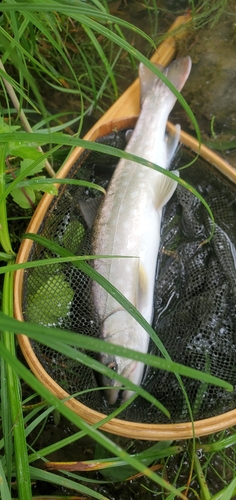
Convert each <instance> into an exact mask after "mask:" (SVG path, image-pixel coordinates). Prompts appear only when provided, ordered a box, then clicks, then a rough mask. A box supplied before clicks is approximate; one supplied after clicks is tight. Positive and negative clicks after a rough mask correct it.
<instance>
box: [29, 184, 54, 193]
mask: <svg viewBox="0 0 236 500" xmlns="http://www.w3.org/2000/svg"><path fill="white" fill-rule="evenodd" d="M30 187H31V189H34V190H35V191H43V192H44V193H49V194H54V195H55V196H57V194H58V189H57V187H56V186H55V184H46V183H45V182H42V183H40V182H35V183H32V184H30Z"/></svg>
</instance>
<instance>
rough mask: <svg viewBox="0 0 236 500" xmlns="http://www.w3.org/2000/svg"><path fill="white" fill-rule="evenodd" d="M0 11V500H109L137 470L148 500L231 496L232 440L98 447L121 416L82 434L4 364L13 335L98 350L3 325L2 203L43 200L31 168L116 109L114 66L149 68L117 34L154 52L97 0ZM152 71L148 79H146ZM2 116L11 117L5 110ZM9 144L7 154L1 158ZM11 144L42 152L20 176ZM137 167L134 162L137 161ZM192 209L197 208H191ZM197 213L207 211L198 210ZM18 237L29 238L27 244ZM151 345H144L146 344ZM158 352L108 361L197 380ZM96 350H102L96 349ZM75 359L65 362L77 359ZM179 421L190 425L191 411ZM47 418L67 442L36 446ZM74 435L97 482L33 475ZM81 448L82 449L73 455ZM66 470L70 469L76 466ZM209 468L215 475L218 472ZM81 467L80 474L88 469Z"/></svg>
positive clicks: (5, 246) (8, 284)
mask: <svg viewBox="0 0 236 500" xmlns="http://www.w3.org/2000/svg"><path fill="white" fill-rule="evenodd" d="M145 5H146V8H147V9H148V11H149V15H150V16H151V15H152V13H153V12H155V16H156V17H155V25H157V19H158V16H157V13H156V11H157V6H156V2H155V0H153V1H147V0H146V1H145ZM189 7H190V8H191V9H192V11H193V13H194V14H196V16H195V18H194V21H193V23H194V24H193V25H194V28H197V27H198V26H200V25H201V26H202V25H204V24H205V23H207V22H208V23H210V24H211V23H213V22H216V21H217V20H218V18H219V16H220V15H221V13H222V12H223V11H224V9H225V8H226V7H227V2H226V0H225V1H223V0H221V1H215V2H211V5H210V4H209V2H198V4H195V2H193V1H190V2H189ZM1 12H2V14H1V17H0V46H1V52H2V54H3V55H2V65H1V66H0V76H1V77H2V78H3V79H4V80H5V81H6V82H7V85H5V84H4V82H3V81H2V90H1V99H0V103H1V104H0V108H1V114H2V116H3V117H4V119H5V124H7V126H8V127H9V129H8V130H6V129H5V131H4V130H1V134H0V224H1V231H0V242H1V247H2V248H1V253H0V257H1V260H2V263H4V262H5V263H6V264H5V265H2V266H1V268H0V273H1V274H3V276H4V285H3V288H2V291H1V296H2V308H1V311H2V312H1V313H0V321H1V330H2V334H1V341H0V354H1V421H2V432H1V440H0V449H1V460H0V477H1V479H0V495H1V498H2V499H4V500H10V499H11V498H13V497H16V495H17V497H18V498H19V500H28V499H31V498H32V491H33V488H32V483H33V482H35V481H42V482H46V483H49V484H50V485H55V488H56V487H58V488H61V490H60V491H62V492H63V491H64V490H63V489H66V490H67V492H71V495H77V496H78V495H79V497H81V495H83V496H84V495H87V496H88V497H90V498H97V499H100V500H105V499H106V498H108V497H107V496H106V495H107V494H108V493H104V491H109V489H108V490H104V489H103V488H105V487H106V485H107V487H109V484H110V483H111V482H112V483H113V482H114V483H116V482H118V483H119V482H120V481H126V480H127V479H128V478H129V477H130V476H131V475H133V474H135V473H136V472H137V471H138V472H140V473H142V474H143V476H142V477H141V479H140V480H138V481H139V482H140V485H139V488H140V491H141V490H142V489H143V491H144V492H145V491H146V492H147V494H148V491H149V490H153V491H154V493H155V495H156V494H157V493H159V496H160V498H163V499H164V498H167V499H169V500H170V499H172V498H177V497H178V496H179V497H182V498H186V497H189V498H190V495H192V496H191V498H198V497H197V494H196V496H195V497H194V496H193V495H194V493H193V490H194V488H195V489H198V491H199V492H200V495H201V498H202V499H203V500H209V499H212V500H218V499H220V498H221V500H228V499H230V498H233V496H234V495H235V494H236V481H235V478H234V469H235V446H236V433H235V429H232V430H230V431H225V432H222V433H220V434H218V435H213V436H212V437H209V438H205V439H202V440H193V441H190V442H183V443H178V442H177V443H172V442H170V441H166V442H164V443H155V444H150V443H147V444H146V446H145V447H144V448H145V449H142V451H140V450H137V449H135V447H138V443H137V445H136V444H135V443H133V442H131V443H130V442H129V443H127V442H123V441H122V443H121V444H120V442H119V440H118V439H117V438H115V437H110V436H107V435H106V434H104V433H102V432H101V431H100V430H99V427H100V426H101V425H102V424H103V423H105V422H107V421H109V420H110V419H111V418H112V417H113V416H119V412H120V411H121V410H122V409H123V408H124V406H125V405H123V407H121V408H119V409H117V410H115V411H114V412H113V413H112V414H111V415H109V417H106V418H104V419H103V420H102V421H101V422H99V423H98V424H96V425H94V426H91V425H89V424H87V423H86V422H85V421H84V420H83V419H82V417H79V416H77V415H75V414H74V413H73V412H72V411H71V410H70V409H69V408H67V407H66V405H65V404H64V402H62V401H59V400H58V399H57V398H56V397H55V396H54V395H52V394H51V393H50V392H49V391H48V390H47V389H46V388H45V387H44V386H43V384H42V383H41V382H40V381H39V380H37V379H36V378H35V377H34V375H33V374H32V373H31V372H30V371H29V370H28V369H27V368H26V367H25V366H24V365H23V364H22V363H21V362H20V361H19V359H17V357H16V352H15V334H17V333H19V332H24V333H26V334H27V335H29V337H31V338H34V339H36V340H38V341H40V340H41V341H42V342H44V341H45V342H46V343H47V345H49V346H51V347H52V348H53V349H58V351H59V352H63V353H65V354H66V355H68V356H70V357H72V358H73V357H75V350H74V349H73V347H72V346H75V345H78V346H79V347H85V348H88V349H90V350H93V349H94V350H99V349H101V342H102V341H99V340H96V341H95V340H93V341H92V342H91V339H89V338H88V339H87V338H86V339H84V338H83V337H82V336H80V335H76V336H75V334H73V333H72V332H71V333H70V332H66V335H65V332H63V331H62V330H56V329H53V328H51V329H47V328H46V327H42V326H39V325H36V326H35V327H32V325H30V324H27V325H22V324H18V323H17V321H16V320H14V319H13V298H12V297H13V292H12V288H13V271H14V269H16V268H20V267H21V266H19V265H18V266H16V265H15V264H14V250H13V248H12V247H14V245H15V241H14V235H13V234H11V230H10V229H9V227H11V226H10V221H9V220H8V219H9V213H8V207H9V204H10V203H9V200H10V196H11V193H12V191H13V189H18V190H21V192H23V191H22V189H23V190H24V189H26V188H27V189H34V191H35V192H37V196H40V191H41V189H42V186H43V185H44V186H47V188H48V189H50V186H51V185H52V184H51V183H52V182H53V180H52V179H48V178H46V177H45V178H44V179H42V178H41V179H40V178H39V176H38V171H37V168H38V167H39V165H40V162H42V161H44V160H45V159H46V158H47V159H48V160H49V161H50V164H51V165H52V166H53V167H55V166H57V165H58V158H60V162H61V161H63V160H64V159H65V157H66V156H67V154H68V152H69V150H70V149H71V148H72V147H74V146H76V145H82V146H84V145H85V143H84V142H83V141H82V140H81V139H80V138H79V135H80V132H81V128H82V125H83V119H84V117H85V116H86V115H87V114H90V113H91V112H92V110H94V109H95V108H97V110H98V112H101V110H102V109H103V108H104V105H103V103H102V101H101V97H103V98H105V99H106V100H107V101H108V100H114V99H116V98H117V96H118V94H119V88H118V84H117V78H116V76H117V74H118V71H119V69H120V68H121V67H123V66H121V65H122V64H123V65H125V67H127V66H132V67H134V66H135V64H136V62H135V63H134V61H136V59H137V60H140V61H143V62H145V63H146V64H147V65H148V66H149V67H151V64H150V63H149V62H148V61H147V59H146V58H145V57H144V55H143V54H141V53H139V52H138V51H137V50H136V49H135V48H134V47H133V46H131V45H130V44H129V43H128V42H127V41H126V37H125V36H124V34H123V31H124V32H125V33H127V30H129V32H130V33H135V35H136V36H140V37H143V40H145V43H147V44H149V49H151V48H152V47H154V43H153V41H152V39H150V38H149V37H148V36H147V35H145V34H144V33H142V32H141V31H140V30H138V29H137V28H135V27H134V26H132V25H129V24H128V23H127V22H126V21H125V20H124V19H123V18H122V17H121V18H118V17H115V16H112V15H111V14H110V13H109V2H108V3H106V1H105V0H104V1H103V2H99V1H97V0H96V1H91V2H90V3H87V2H78V1H69V2H68V1H67V2H65V1H64V0H61V1H60V2H59V1H57V2H56V1H50V2H48V1H47V2H46V1H41V2H36V1H32V2H19V1H15V2H14V1H12V0H4V1H3V2H2V3H1ZM124 51H125V52H126V53H127V54H128V55H126V57H125V59H124V61H123V62H122V59H121V55H122V57H123V55H124ZM156 72H157V74H159V73H158V70H156ZM12 89H14V92H13V91H12ZM50 91H58V92H59V91H60V92H61V93H62V95H63V96H65V95H67V96H72V97H73V98H74V99H77V101H78V103H79V104H78V112H77V115H78V116H74V115H73V114H72V115H71V116H70V119H68V116H69V113H65V112H64V111H61V112H58V113H56V114H54V115H53V114H52V113H50V112H49V111H48V110H47V109H46V106H45V95H49V93H50ZM178 98H179V100H180V102H181V104H182V106H183V107H184V109H185V110H186V112H187V113H188V116H189V119H190V120H191V121H192V123H193V126H194V127H195V130H196V132H197V134H198V136H199V137H200V131H199V128H198V124H197V122H196V120H195V118H194V115H193V114H192V111H191V109H190V108H189V107H188V105H187V103H186V102H185V101H184V99H183V97H181V96H180V95H179V94H178ZM14 106H15V107H16V108H17V110H16V111H15V110H14ZM35 112H36V116H37V120H36V124H33V120H32V119H31V118H32V117H33V113H35ZM20 122H21V123H22V126H23V127H24V128H25V130H26V132H23V131H22V129H18V130H16V129H14V127H15V126H19V124H20ZM70 127H74V128H73V132H74V131H75V128H76V133H77V135H76V136H75V137H71V136H70V135H68V134H67V133H66V130H67V129H69V128H70ZM13 143H14V147H13V148H12V144H13ZM19 143H24V144H25V146H26V147H27V148H31V152H30V155H31V156H32V154H33V153H32V152H33V150H34V151H36V148H37V147H38V146H42V147H44V149H45V151H46V153H43V152H41V153H40V155H39V156H38V157H37V158H36V157H34V158H33V159H32V158H31V160H32V162H31V164H29V165H28V166H26V165H24V168H22V165H21V161H22V157H21V156H20V153H19ZM90 147H91V149H94V148H96V149H97V150H100V151H104V150H105V151H107V153H111V149H110V148H109V147H105V146H102V145H96V146H94V145H90ZM14 148H15V149H14ZM28 154H29V151H28ZM113 154H114V151H113ZM115 154H116V155H118V156H121V155H123V156H128V155H127V154H126V153H122V152H120V151H116V152H115ZM58 155H60V156H58ZM36 156H37V155H36ZM133 159H134V157H133ZM6 160H7V162H6ZM135 161H139V162H141V161H142V160H140V159H137V158H135ZM142 163H144V162H143V161H142ZM6 168H7V170H8V171H9V170H11V168H13V169H14V172H15V174H16V175H15V174H14V175H15V177H13V176H12V175H11V174H10V173H9V172H8V174H7V176H5V169H6ZM154 168H158V166H154ZM49 170H50V168H49ZM40 175H41V174H40ZM23 193H24V192H23ZM36 201H37V200H36ZM201 201H202V202H203V203H204V200H203V199H201ZM11 203H12V202H11ZM205 205H206V204H205ZM206 208H208V207H207V206H206ZM211 215H212V214H211ZM212 219H213V216H212ZM22 232H23V231H22ZM30 237H31V238H35V237H34V236H30ZM41 242H42V241H41ZM13 243H14V245H13ZM42 243H43V244H45V245H49V247H50V246H51V247H52V243H50V242H47V241H43V242H42ZM14 248H15V247H14ZM56 250H57V254H58V255H60V257H58V258H57V259H56V262H57V263H59V262H64V261H65V259H67V260H68V261H72V262H74V264H75V265H77V266H80V267H81V268H82V267H83V266H84V267H83V268H84V269H85V270H87V271H89V268H88V266H87V267H86V265H87V264H86V263H85V262H83V260H84V259H80V258H78V257H74V256H73V255H69V254H68V253H67V254H65V253H63V251H62V249H60V248H57V249H56ZM50 263H52V259H51V261H49V260H48V264H50ZM44 264H45V263H44ZM37 265H42V263H37V262H34V263H30V264H28V267H30V266H37ZM90 272H92V273H93V277H94V278H95V279H99V277H98V276H96V273H95V272H94V271H90ZM101 282H102V285H103V286H104V287H107V290H108V291H112V292H113V290H112V287H111V285H110V284H109V283H107V282H105V280H101ZM117 299H118V301H120V303H121V304H122V305H123V306H124V307H127V308H129V310H130V311H131V314H133V315H134V317H136V319H137V320H138V321H139V322H140V323H141V324H142V325H143V326H144V327H145V328H146V329H147V331H148V332H149V333H150V335H151V336H153V332H152V329H151V327H150V326H149V325H148V324H147V323H146V322H144V321H143V319H142V317H141V316H140V315H139V314H138V313H137V312H136V311H135V309H134V308H133V307H131V306H130V304H127V301H125V300H124V298H123V297H122V296H121V294H119V293H118V294H117ZM45 335H46V337H45ZM45 338H46V340H45ZM153 339H155V341H156V337H153ZM159 348H161V349H162V351H163V353H164V355H165V359H163V358H157V357H154V356H151V355H142V354H140V353H135V352H133V351H130V352H129V351H124V350H122V348H119V347H118V348H117V352H118V353H120V354H122V355H125V354H126V355H128V356H130V357H136V358H139V359H140V360H143V361H144V362H145V363H147V364H150V365H151V366H157V367H159V368H163V369H168V370H171V371H174V372H175V373H176V374H177V376H178V377H179V381H180V383H181V378H180V377H181V375H188V376H193V377H198V378H199V372H196V371H195V372H194V370H191V369H188V368H187V367H183V366H182V365H181V364H176V363H173V362H172V361H171V360H170V359H169V358H168V353H166V352H165V351H164V349H163V346H161V345H159ZM105 349H106V350H107V351H109V345H108V344H107V345H106V348H105ZM79 355H80V354H78V351H76V356H77V358H78V356H79ZM81 361H82V362H84V363H90V362H91V360H89V359H88V357H87V359H86V357H85V356H84V357H83V355H82V353H81ZM92 362H93V363H94V369H97V370H101V366H99V363H98V362H95V361H94V360H92ZM108 374H109V372H108ZM202 377H203V378H204V380H205V381H206V382H208V383H209V382H211V380H210V376H209V375H207V374H204V375H203V376H202ZM117 378H119V376H117ZM214 382H215V383H218V384H221V385H222V384H223V385H224V386H227V385H226V383H225V382H220V381H218V380H216V379H215V380H214ZM25 384H27V385H29V386H30V388H31V389H30V393H31V395H30V396H29V397H27V399H26V400H24V401H22V391H23V394H24V391H25ZM127 385H130V383H127ZM227 388H228V389H230V386H229V385H228V386H227ZM138 392H139V393H140V394H142V395H143V396H144V397H147V398H148V399H149V400H152V402H153V404H157V405H158V404H159V403H158V402H156V401H153V399H152V398H151V396H150V395H149V394H147V393H145V391H144V390H143V389H141V388H138ZM23 399H24V396H23ZM127 404H129V403H126V405H127ZM159 406H160V405H159ZM160 408H161V409H162V411H164V412H165V411H166V410H165V408H164V407H162V406H160ZM189 411H190V419H191V408H189ZM58 414H61V415H62V416H63V417H65V418H66V419H68V422H72V423H73V426H74V427H73V430H72V431H71V432H70V433H69V435H68V436H66V437H63V438H58V440H56V442H51V443H50V442H49V443H48V444H47V446H45V442H46V438H44V433H45V425H46V422H47V419H48V418H49V416H51V418H52V415H54V419H56V418H57V417H58ZM59 425H60V424H59ZM85 436H89V437H90V439H91V441H92V443H93V445H92V448H93V453H94V456H93V459H92V463H93V464H94V463H96V466H97V468H98V470H100V475H99V478H98V477H97V475H96V474H94V475H93V476H92V477H91V475H89V474H88V472H82V471H81V470H79V469H78V471H77V473H75V471H74V470H73V467H72V466H71V469H70V470H64V471H62V472H61V473H60V475H57V474H55V473H53V472H51V471H50V469H47V468H46V469H45V470H43V469H42V468H41V463H42V462H43V463H45V464H46V463H47V461H48V460H49V456H50V454H52V453H57V452H59V451H60V450H61V449H64V448H65V461H68V460H67V455H66V450H67V448H66V447H67V446H68V445H71V444H74V445H75V446H78V445H79V443H80V441H81V440H82V438H84V437H85ZM41 438H43V439H44V444H43V445H41V444H40V443H41ZM81 442H82V441H81ZM81 446H83V445H82V444H81ZM142 446H143V445H142ZM200 454H201V456H200ZM39 459H40V466H38V463H37V462H36V463H35V461H36V460H39ZM78 461H80V457H79V455H78ZM90 463H91V461H90ZM156 463H158V464H160V465H161V469H160V470H157V471H156V472H155V470H151V469H150V468H149V466H150V465H153V464H156ZM176 463H177V465H178V466H177V468H176ZM219 463H220V464H221V467H220V468H219V466H218V464H219ZM31 464H33V465H31ZM186 464H187V465H186ZM87 465H88V467H89V461H88V463H87ZM59 469H60V467H59ZM212 475H214V477H215V478H217V481H218V482H219V492H218V493H216V494H214V495H213V496H212V495H211V493H210V491H211V487H210V478H211V477H212ZM94 485H96V488H95V486H94ZM145 488H146V489H145ZM191 491H192V493H191ZM62 494H63V493H61V495H60V498H69V497H66V496H65V497H63V496H62ZM150 494H151V493H150ZM36 498H37V497H36V496H35V499H36ZM47 498H48V499H49V498H51V499H52V498H54V499H56V498H59V496H54V497H53V496H51V497H50V495H48V496H47ZM71 498H72V496H71ZM73 498H76V497H75V496H74V497H73ZM150 498H151V497H150Z"/></svg>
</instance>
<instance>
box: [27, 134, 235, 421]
mask: <svg viewBox="0 0 236 500" xmlns="http://www.w3.org/2000/svg"><path fill="white" fill-rule="evenodd" d="M125 132H126V131H124V130H122V131H119V132H114V133H112V134H109V135H108V136H105V137H103V138H101V139H100V140H99V142H101V141H102V142H103V143H105V144H108V145H111V146H114V147H118V148H120V149H122V148H124V147H125V145H126V140H125ZM191 158H192V153H191V152H190V151H188V150H187V149H185V148H183V147H182V148H181V149H180V151H179V153H178V154H177V156H176V157H175V165H173V168H175V169H176V168H178V167H180V166H181V165H184V164H185V163H188V162H189V160H190V159H191ZM115 162H116V159H115V158H114V157H110V156H108V155H104V154H102V153H96V152H88V151H85V152H84V153H83V155H82V156H81V157H80V158H79V160H78V161H77V162H76V164H75V165H74V166H73V167H72V169H71V171H70V175H69V177H71V178H79V179H83V180H88V181H91V182H96V183H97V184H100V185H103V186H104V187H106V186H107V184H108V182H109V179H110V177H111V175H112V173H113V171H114V168H115V166H116V163H115ZM181 177H183V178H184V179H185V180H186V181H187V182H189V183H190V184H191V185H193V186H194V187H195V188H196V189H197V190H198V191H199V192H200V193H201V195H202V196H203V197H204V198H205V200H206V201H207V203H208V204H209V205H210V207H211V209H212V211H213V214H214V217H215V222H216V229H215V232H214V236H213V238H212V239H211V241H210V242H209V243H207V244H205V245H202V244H201V243H202V241H203V240H204V239H205V238H206V237H207V236H208V235H209V234H210V230H211V224H212V223H211V220H210V217H209V215H208V213H207V211H206V209H205V208H204V206H203V205H202V204H201V202H200V201H199V200H198V199H196V197H195V196H193V195H192V194H191V192H189V191H187V190H186V189H184V188H183V187H182V186H180V185H178V187H177V190H176V192H175V193H174V195H173V197H172V198H171V200H170V201H169V203H168V204H167V206H166V209H165V211H164V217H163V221H162V237H161V246H160V250H159V255H158V263H159V264H158V269H157V274H156V283H155V299H154V319H153V324H152V326H153V328H154V330H155V331H156V332H157V334H158V336H159V338H160V339H161V341H162V342H163V344H164V346H165V348H166V349H167V351H168V353H169V355H170V356H171V358H172V360H173V361H176V362H179V363H183V364H185V365H187V366H190V367H192V368H196V369H199V370H202V371H205V372H208V373H211V374H213V375H215V376H217V377H220V378H223V379H225V380H227V381H228V382H229V383H232V384H233V385H234V386H235V385H236V370H235V359H236V273H235V257H236V254H235V248H236V201H235V192H236V189H235V186H233V185H231V184H229V182H228V181H226V180H224V179H223V177H222V176H221V175H220V174H219V173H217V172H216V171H215V170H214V169H213V168H212V167H211V166H209V165H208V164H207V163H206V162H204V161H203V160H201V159H200V160H198V162H197V163H195V164H194V166H191V167H189V168H187V169H185V170H183V171H182V172H181ZM94 196H100V194H98V193H97V192H95V191H94V190H93V191H90V190H89V189H88V188H84V187H78V186H72V185H70V186H69V185H65V186H62V187H60V189H59V196H58V197H57V198H54V200H53V202H52V204H51V206H50V208H49V210H48V212H47V215H46V216H45V218H44V220H43V221H42V224H41V227H40V230H39V234H41V235H43V236H45V237H47V238H50V239H52V240H53V241H55V242H56V243H59V244H60V245H62V246H64V247H65V248H66V249H68V250H70V251H71V252H73V253H75V254H77V255H88V254H89V253H90V252H91V234H92V233H91V230H90V229H88V228H87V226H86V223H85V221H84V218H83V216H82V214H81V210H80V200H81V199H84V200H86V201H87V200H88V199H90V198H91V197H94ZM48 257H55V255H54V254H53V253H52V252H50V251H49V250H48V249H45V248H43V247H42V246H40V245H38V244H36V243H34V244H33V247H32V250H31V254H30V260H36V259H44V258H48ZM23 310H24V311H25V313H24V318H25V320H30V321H34V322H37V323H40V324H43V325H48V326H50V325H53V326H57V327H60V328H63V329H67V330H72V331H74V332H78V333H83V334H84V335H89V336H94V337H99V336H100V331H101V327H100V325H99V320H98V318H97V317H96V314H95V311H94V307H93V303H92V299H91V280H90V278H89V277H88V276H86V275H85V274H84V273H83V272H82V271H80V270H79V269H78V268H76V267H75V266H73V264H72V263H66V264H54V265H51V266H50V267H49V266H45V267H44V266H43V267H38V268H33V269H30V270H27V272H25V277H24V287H23ZM32 345H33V348H34V351H35V353H36V355H37V357H38V358H39V360H40V362H41V364H42V365H43V367H44V368H45V369H46V371H47V372H48V373H49V375H50V376H51V377H52V378H53V379H54V380H56V382H57V383H58V384H59V385H61V386H62V387H63V388H64V389H65V390H66V391H67V392H69V393H70V394H73V393H77V392H78V391H85V390H86V389H89V388H96V387H98V381H97V376H96V374H95V373H94V372H93V370H92V369H90V368H89V367H86V366H84V365H82V364H79V363H78V362H75V361H74V360H72V359H69V358H67V357H66V356H63V355H62V354H60V353H58V352H56V351H53V350H52V349H49V348H48V347H46V346H44V345H42V344H38V343H36V342H33V343H32ZM150 352H151V353H152V354H155V355H158V356H161V353H160V352H159V351H158V348H157V347H156V346H155V345H154V344H153V343H151V344H150ZM89 355H91V356H92V357H95V354H94V353H91V352H89ZM183 382H184V386H185V389H186V391H187V394H188V397H189V401H190V403H191V406H192V411H193V416H194V418H195V419H197V420H198V419H202V418H207V417H212V416H215V415H218V414H220V413H224V412H226V411H229V410H232V409H234V408H235V391H233V393H227V392H225V391H224V390H223V389H221V388H218V387H215V386H211V385H206V384H205V383H202V382H198V381H196V380H192V379H190V378H183ZM142 385H143V387H144V388H145V389H147V390H148V391H149V392H150V393H151V394H152V395H153V396H155V397H156V398H157V399H158V400H159V401H160V402H162V403H163V404H164V405H165V407H166V408H168V410H169V411H170V414H171V421H172V422H174V423H177V422H183V421H188V420H189V412H188V408H187V403H186V401H185V399H184V396H183V392H182V389H181V387H180V386H179V382H178V380H177V378H176V377H175V375H174V374H173V373H169V372H165V371H162V370H157V369H154V368H147V369H146V373H145V375H144V379H143V383H142ZM79 400H80V401H81V402H82V403H83V404H85V405H87V406H89V407H90V408H92V409H95V410H96V411H100V412H102V413H106V414H107V413H109V411H112V410H114V406H110V407H109V405H108V403H107V401H106V399H105V397H104V395H103V391H101V390H100V391H95V392H94V391H93V392H91V393H89V392H88V393H87V394H83V395H81V396H80V397H79ZM119 418H124V419H127V420H131V421H137V422H144V423H151V422H152V423H153V422H159V423H164V422H169V420H168V419H167V417H165V415H164V414H163V413H161V411H159V410H158V409H157V408H155V407H153V406H152V405H151V404H150V403H149V402H148V401H146V400H144V399H142V398H141V397H138V398H137V399H136V401H135V402H134V403H132V404H131V405H130V406H129V407H128V408H127V409H126V410H125V412H123V413H122V414H121V415H120V416H119Z"/></svg>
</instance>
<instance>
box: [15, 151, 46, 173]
mask: <svg viewBox="0 0 236 500" xmlns="http://www.w3.org/2000/svg"><path fill="white" fill-rule="evenodd" d="M41 155H42V153H39V155H38V156H37V158H36V160H37V159H38V158H39V156H41ZM34 161H35V160H34V159H31V158H24V160H22V161H21V162H20V171H21V172H24V170H26V169H27V168H28V167H29V166H30V165H33V163H34ZM44 165H45V160H42V161H41V162H40V163H39V164H38V165H37V166H36V167H33V168H32V170H31V171H30V174H29V175H34V174H37V173H38V172H41V171H42V169H43V168H44Z"/></svg>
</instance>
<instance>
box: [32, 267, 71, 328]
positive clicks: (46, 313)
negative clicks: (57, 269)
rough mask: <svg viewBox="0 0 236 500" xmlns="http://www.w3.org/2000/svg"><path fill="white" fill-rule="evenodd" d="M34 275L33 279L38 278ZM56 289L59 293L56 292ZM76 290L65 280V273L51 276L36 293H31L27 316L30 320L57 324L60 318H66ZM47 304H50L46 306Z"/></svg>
mask: <svg viewBox="0 0 236 500" xmlns="http://www.w3.org/2000/svg"><path fill="white" fill-rule="evenodd" d="M36 276H37V277H38V275H36V274H35V275H32V277H31V279H32V280H34V279H35V280H36ZM55 290H58V293H56V294H55ZM73 296H74V292H73V290H72V288H71V287H70V285H69V284H68V283H67V282H66V281H65V277H64V274H63V273H61V274H58V275H56V276H50V277H49V278H48V280H47V281H46V283H43V284H42V285H41V286H40V287H39V288H38V290H37V291H36V293H34V294H29V297H28V304H27V316H28V320H29V321H37V323H41V324H44V325H45V324H46V325H48V324H55V322H57V321H58V320H59V319H60V318H64V317H65V316H66V315H67V314H68V312H69V310H70V305H71V302H72V300H73ZM45 304H50V307H49V308H45Z"/></svg>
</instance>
